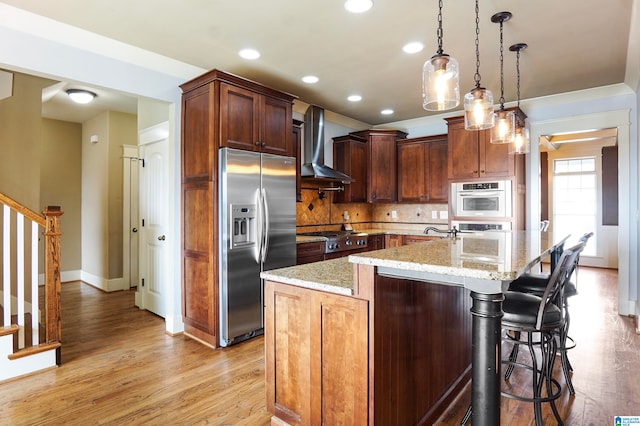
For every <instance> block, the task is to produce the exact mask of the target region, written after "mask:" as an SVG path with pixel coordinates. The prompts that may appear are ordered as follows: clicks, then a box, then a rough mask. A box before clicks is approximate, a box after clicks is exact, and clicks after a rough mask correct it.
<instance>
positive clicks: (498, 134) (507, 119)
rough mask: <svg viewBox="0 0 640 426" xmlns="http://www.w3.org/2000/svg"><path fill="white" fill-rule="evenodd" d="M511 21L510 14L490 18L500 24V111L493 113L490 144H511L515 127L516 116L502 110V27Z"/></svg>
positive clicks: (503, 13)
mask: <svg viewBox="0 0 640 426" xmlns="http://www.w3.org/2000/svg"><path fill="white" fill-rule="evenodd" d="M509 19H511V12H498V13H496V14H495V15H493V16H492V17H491V22H493V23H499V24H500V100H499V102H500V109H499V110H498V111H496V112H494V113H493V117H494V118H493V120H494V123H495V124H494V126H493V128H492V129H491V143H511V141H513V137H514V131H515V127H516V115H515V113H514V112H513V111H505V110H504V47H503V37H502V27H503V25H504V23H505V21H508V20H509Z"/></svg>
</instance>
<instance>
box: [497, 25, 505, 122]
mask: <svg viewBox="0 0 640 426" xmlns="http://www.w3.org/2000/svg"><path fill="white" fill-rule="evenodd" d="M503 24H504V20H500V100H499V101H498V102H500V111H503V110H504V54H503V52H504V48H503V45H502V25H503Z"/></svg>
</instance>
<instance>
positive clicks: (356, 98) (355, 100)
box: [347, 95, 362, 102]
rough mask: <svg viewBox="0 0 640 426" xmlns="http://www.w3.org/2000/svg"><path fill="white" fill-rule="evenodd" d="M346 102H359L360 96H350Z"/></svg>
mask: <svg viewBox="0 0 640 426" xmlns="http://www.w3.org/2000/svg"><path fill="white" fill-rule="evenodd" d="M347 100H348V101H349V102H360V101H361V100H362V96H360V95H350V96H349V97H348V98H347Z"/></svg>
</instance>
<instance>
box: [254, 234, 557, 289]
mask: <svg viewBox="0 0 640 426" xmlns="http://www.w3.org/2000/svg"><path fill="white" fill-rule="evenodd" d="M567 238H568V235H566V234H563V235H557V234H556V235H553V234H549V233H541V232H539V231H514V232H502V231H489V232H475V233H469V234H459V235H458V236H457V237H456V238H443V239H440V240H434V241H430V242H428V243H424V244H413V245H408V246H401V247H394V248H388V249H384V250H377V251H370V252H364V253H358V254H352V255H350V256H349V257H348V260H347V258H339V259H335V260H328V261H324V262H315V263H309V264H305V265H298V266H291V267H288V268H282V269H276V270H273V271H267V272H263V273H262V274H261V276H262V278H265V279H268V280H273V281H278V282H282V283H285V284H292V285H298V286H301V287H307V288H312V289H316V290H322V291H328V292H332V293H339V294H346V295H351V294H353V265H352V264H353V263H358V264H364V265H372V266H376V267H378V273H380V274H386V275H392V276H397V277H404V278H407V279H414V280H429V281H434V282H442V283H445V284H448V285H459V286H464V287H467V288H469V289H471V290H473V291H479V292H492V291H493V292H496V291H497V292H499V291H502V290H504V288H506V286H507V285H508V283H509V282H510V281H512V280H514V279H515V278H517V277H518V276H519V275H521V274H522V273H523V272H524V271H526V270H527V269H529V268H530V267H531V266H533V265H535V264H536V263H538V262H539V261H540V260H542V258H544V257H545V256H546V255H548V254H549V252H550V251H551V250H552V249H553V248H554V247H555V246H556V245H558V244H560V243H561V242H563V241H565V240H566V239H567Z"/></svg>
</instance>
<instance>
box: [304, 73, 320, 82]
mask: <svg viewBox="0 0 640 426" xmlns="http://www.w3.org/2000/svg"><path fill="white" fill-rule="evenodd" d="M302 81H304V82H305V83H307V84H315V83H317V82H318V81H320V79H319V78H318V77H316V76H315V75H305V76H304V77H302Z"/></svg>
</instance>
